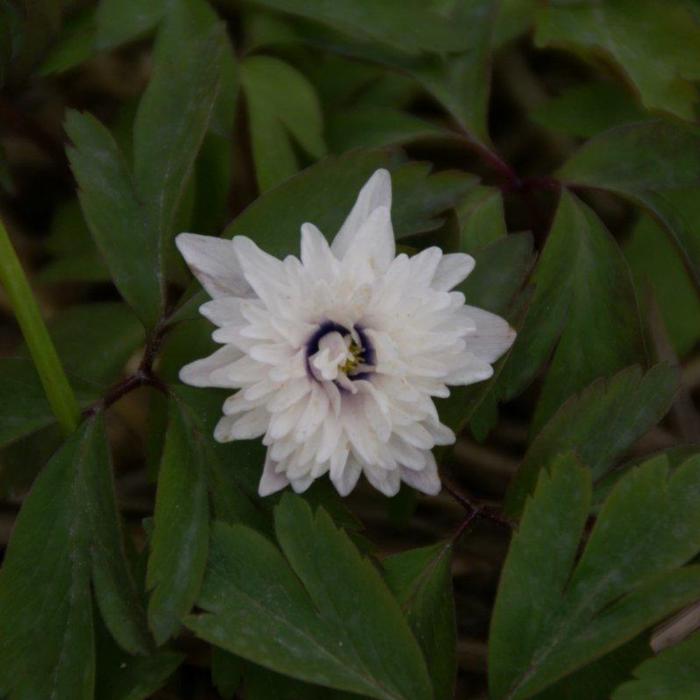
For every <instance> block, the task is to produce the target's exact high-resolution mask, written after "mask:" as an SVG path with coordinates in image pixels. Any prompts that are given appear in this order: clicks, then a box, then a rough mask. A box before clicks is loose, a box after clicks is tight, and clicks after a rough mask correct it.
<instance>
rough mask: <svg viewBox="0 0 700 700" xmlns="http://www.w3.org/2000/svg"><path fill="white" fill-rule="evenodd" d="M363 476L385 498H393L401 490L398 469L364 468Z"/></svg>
mask: <svg viewBox="0 0 700 700" xmlns="http://www.w3.org/2000/svg"><path fill="white" fill-rule="evenodd" d="M364 472H365V476H366V477H367V480H368V481H369V483H370V484H372V486H374V488H375V489H377V490H378V491H381V492H382V493H383V494H384V495H385V496H388V497H389V498H391V497H392V496H395V495H396V494H397V493H398V492H399V489H400V488H401V472H400V470H398V469H380V468H378V467H369V468H368V467H365V470H364Z"/></svg>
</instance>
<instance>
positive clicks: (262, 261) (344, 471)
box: [177, 170, 515, 496]
mask: <svg viewBox="0 0 700 700" xmlns="http://www.w3.org/2000/svg"><path fill="white" fill-rule="evenodd" d="M301 204H303V203H300V205H301ZM390 210H391V179H390V176H389V173H388V172H387V171H386V170H378V171H377V172H375V173H374V175H373V176H372V177H371V178H370V180H369V181H368V182H367V184H366V185H365V186H364V187H363V188H362V191H361V192H360V194H359V197H358V198H357V202H356V203H355V206H354V207H353V209H352V211H351V212H350V215H349V216H348V218H347V219H346V220H345V223H344V224H343V226H342V227H341V229H340V231H339V232H338V234H337V236H336V237H335V240H334V241H333V244H332V245H331V246H329V245H328V243H327V242H326V239H325V238H324V237H323V235H322V234H321V232H320V231H319V230H318V229H317V228H316V227H315V226H314V225H313V224H304V225H303V226H302V227H301V259H299V258H296V257H294V256H291V255H290V256H288V257H287V258H285V259H284V260H278V259H277V258H274V257H272V256H270V255H268V254H267V253H265V252H263V251H262V250H260V248H258V246H257V245H256V244H255V243H254V242H253V241H252V240H250V239H249V238H246V237H244V236H236V237H235V238H234V239H233V240H223V239H220V238H212V237H207V236H199V235H195V234H191V233H183V234H180V235H179V236H178V237H177V245H178V248H179V249H180V252H181V253H182V255H183V256H184V258H185V260H186V261H187V263H188V264H189V266H190V268H191V269H192V272H193V273H194V274H195V275H196V276H197V278H198V279H199V280H200V282H201V283H202V285H203V286H204V288H205V289H206V290H207V292H209V294H210V295H211V296H212V298H213V300H212V301H209V302H207V303H206V304H204V305H203V306H202V307H201V309H200V311H201V313H202V314H203V315H204V316H206V317H207V318H208V319H209V320H211V321H212V322H213V323H215V324H216V325H217V326H218V329H217V330H216V331H215V332H214V335H213V338H214V340H216V341H217V342H219V343H222V344H223V347H221V348H220V349H219V350H217V351H216V352H215V353H214V354H213V355H211V356H210V357H207V358H205V359H203V360H198V361H196V362H193V363H191V364H189V365H187V366H186V367H183V368H182V371H181V372H180V378H181V379H182V381H183V382H186V383H187V384H191V385H193V386H201V387H207V386H211V387H224V388H227V389H237V390H238V391H237V392H236V393H235V394H233V395H232V396H230V397H229V398H228V399H227V400H226V401H225V403H224V407H223V412H224V417H223V418H222V419H221V420H220V421H219V423H218V425H217V426H216V430H215V432H214V437H215V438H216V439H217V440H219V441H221V442H228V441H230V440H241V439H248V438H256V437H259V436H264V437H263V443H264V444H265V445H266V446H267V458H266V460H265V466H264V470H263V474H262V478H261V480H260V487H259V492H260V495H261V496H265V495H268V494H270V493H274V492H275V491H278V490H279V489H282V488H284V487H285V486H287V485H288V484H291V485H292V488H293V489H294V490H295V491H297V492H301V491H304V490H305V489H307V488H308V487H309V485H310V484H311V483H312V482H313V480H314V479H317V478H318V477H320V476H322V475H324V474H326V473H327V472H328V473H330V478H331V481H332V482H333V484H334V485H335V487H336V489H337V490H338V492H339V493H340V494H341V495H343V496H345V495H346V494H348V493H350V491H352V489H353V488H354V486H355V484H356V483H357V480H358V478H359V476H360V474H361V473H364V474H365V476H366V477H367V479H368V480H369V481H370V483H371V484H373V485H374V486H375V487H376V488H377V489H379V490H380V491H381V492H382V493H384V494H386V495H387V496H392V495H394V494H396V492H397V491H398V490H399V486H400V482H401V481H405V482H406V483H407V484H410V485H411V486H413V487H414V488H416V489H418V490H419V491H423V492H425V493H428V494H436V493H438V491H439V490H440V479H439V477H438V473H437V466H436V463H435V458H434V457H433V455H432V452H431V448H432V447H433V446H435V445H448V444H451V443H452V442H454V440H455V435H454V433H453V432H452V431H451V430H450V429H449V428H447V427H446V426H444V425H442V424H441V423H440V420H439V418H438V415H437V411H436V409H435V405H434V403H433V397H436V396H438V397H445V396H448V395H449V389H448V388H447V386H448V385H465V384H472V383H474V382H480V381H483V380H484V379H488V378H489V377H490V376H491V375H492V374H493V368H492V367H491V363H493V362H494V361H495V360H496V359H497V358H498V357H500V356H501V355H502V354H503V352H505V350H507V349H508V347H510V345H511V343H512V342H513V340H514V338H515V333H514V331H513V330H512V329H511V328H510V327H509V326H508V324H507V323H506V322H505V321H504V320H503V319H501V318H499V317H498V316H495V315H494V314H491V313H488V312H487V311H483V310H481V309H477V308H475V307H473V306H467V305H465V303H464V301H465V300H464V295H463V294H461V293H460V292H451V291H450V290H451V289H452V288H453V287H454V286H455V285H457V284H459V283H460V282H461V281H462V280H463V279H464V278H465V277H466V276H467V275H468V274H469V273H470V272H471V270H472V269H473V267H474V259H473V258H471V257H470V256H469V255H464V254H461V253H457V254H452V255H443V254H442V251H441V250H440V249H439V248H428V249H427V250H424V251H422V252H421V253H419V254H418V255H415V256H413V257H411V258H409V257H408V256H406V255H404V254H401V255H398V256H396V251H395V242H394V232H393V229H392V225H391V215H390Z"/></svg>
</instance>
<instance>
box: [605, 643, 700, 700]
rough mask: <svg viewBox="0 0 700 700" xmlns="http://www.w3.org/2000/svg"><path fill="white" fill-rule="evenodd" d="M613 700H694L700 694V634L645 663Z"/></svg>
mask: <svg viewBox="0 0 700 700" xmlns="http://www.w3.org/2000/svg"><path fill="white" fill-rule="evenodd" d="M634 675H635V676H636V678H635V680H633V681H629V682H628V683H625V684H624V685H622V686H621V687H620V688H619V689H618V690H617V691H616V692H615V693H613V695H612V699H613V700H638V699H639V698H645V699H648V700H654V698H658V700H664V699H668V700H671V698H672V699H673V700H694V698H697V697H698V696H699V695H700V633H698V632H696V633H695V634H694V635H693V636H692V637H689V638H688V639H686V640H685V641H684V642H681V643H680V644H678V645H677V646H674V647H671V648H670V649H667V650H666V651H664V652H662V653H661V654H660V655H659V656H657V657H656V658H653V659H649V660H648V661H645V662H644V663H643V664H642V665H641V666H639V667H638V668H636V669H635V671H634Z"/></svg>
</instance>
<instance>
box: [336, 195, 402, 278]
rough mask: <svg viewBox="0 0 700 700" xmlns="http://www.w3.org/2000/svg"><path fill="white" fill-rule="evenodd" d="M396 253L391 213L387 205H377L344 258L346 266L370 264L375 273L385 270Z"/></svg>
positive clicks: (355, 267)
mask: <svg viewBox="0 0 700 700" xmlns="http://www.w3.org/2000/svg"><path fill="white" fill-rule="evenodd" d="M395 255H396V241H395V240H394V228H393V226H392V225H391V213H390V212H389V209H387V208H386V207H377V208H376V209H375V210H374V211H373V212H372V213H371V214H370V215H369V216H368V217H367V220H366V221H365V222H364V223H363V224H362V226H361V227H360V230H359V231H358V232H357V233H356V234H355V237H354V239H353V242H352V245H351V246H350V249H349V250H348V251H347V252H346V253H345V255H344V256H343V258H342V260H343V263H344V267H345V268H346V269H347V268H349V269H351V270H356V269H357V268H358V266H360V265H362V264H368V265H369V268H370V269H371V270H372V272H374V273H378V272H384V271H386V270H387V269H388V268H389V265H391V261H392V260H393V259H394V257H395Z"/></svg>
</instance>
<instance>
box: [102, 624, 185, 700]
mask: <svg viewBox="0 0 700 700" xmlns="http://www.w3.org/2000/svg"><path fill="white" fill-rule="evenodd" d="M96 628H97V629H96V635H95V636H96V652H97V678H96V685H95V698H99V700H147V699H148V698H150V697H152V696H153V694H154V693H156V692H157V691H158V690H160V688H161V687H162V686H163V685H164V684H165V683H166V681H167V680H168V678H169V677H170V676H171V675H172V674H173V673H174V672H175V669H177V667H178V666H179V665H180V664H181V663H182V662H183V661H184V660H185V656H184V654H179V653H176V652H173V651H169V650H166V649H163V650H159V651H154V652H153V653H151V654H148V655H147V656H132V655H130V654H126V653H125V652H123V651H122V650H121V649H120V648H119V647H118V646H117V645H116V644H115V643H114V642H113V641H112V639H111V638H110V636H109V634H108V633H107V631H106V630H105V629H104V626H103V625H96Z"/></svg>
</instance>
